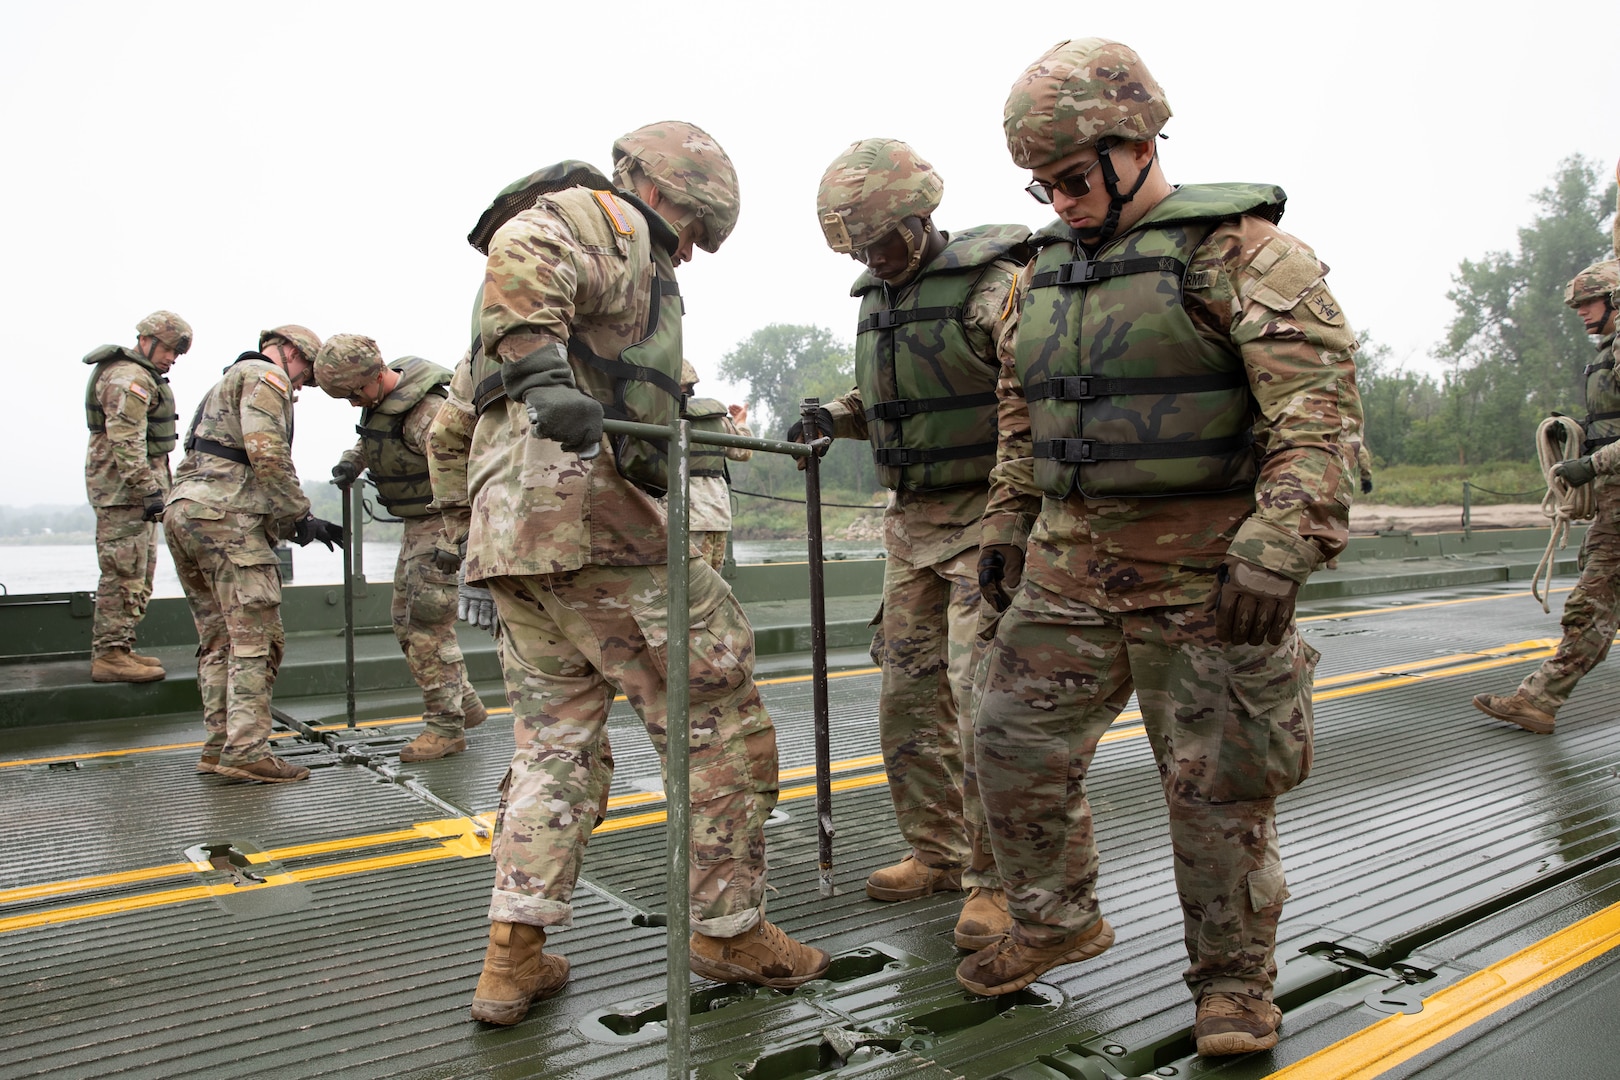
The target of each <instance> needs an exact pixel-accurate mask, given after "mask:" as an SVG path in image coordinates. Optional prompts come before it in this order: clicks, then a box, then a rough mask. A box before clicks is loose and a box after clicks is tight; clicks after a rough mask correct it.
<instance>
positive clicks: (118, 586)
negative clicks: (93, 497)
mask: <svg viewBox="0 0 1620 1080" xmlns="http://www.w3.org/2000/svg"><path fill="white" fill-rule="evenodd" d="M95 510H96V561H97V562H98V563H100V565H101V580H100V581H99V582H97V584H96V613H95V617H94V619H92V620H91V624H90V650H91V652H93V653H95V654H97V655H100V654H101V653H104V652H107V651H108V650H109V649H127V648H130V647H131V646H133V645H134V644H135V628H136V627H137V626H139V625H140V623H141V618H142V617H143V616H144V615H145V614H146V604H147V601H149V600H151V599H152V573H153V571H154V570H155V569H156V561H157V560H156V556H157V529H158V527H157V525H156V523H154V522H150V521H142V520H141V508H140V507H139V506H98V507H96V508H95Z"/></svg>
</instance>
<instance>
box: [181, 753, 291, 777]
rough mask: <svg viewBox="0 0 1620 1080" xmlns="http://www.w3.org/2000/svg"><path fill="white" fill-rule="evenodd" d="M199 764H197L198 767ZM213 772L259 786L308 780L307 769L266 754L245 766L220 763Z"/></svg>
mask: <svg viewBox="0 0 1620 1080" xmlns="http://www.w3.org/2000/svg"><path fill="white" fill-rule="evenodd" d="M201 764H202V763H201V762H198V765H199V767H200V766H201ZM214 771H215V772H216V773H218V774H219V775H221V776H229V777H231V778H232V779H235V780H257V781H258V782H259V783H261V784H290V783H292V782H293V781H294V780H307V779H309V770H308V769H306V768H304V767H303V766H302V765H294V764H292V763H290V762H286V761H282V760H281V759H280V758H278V757H276V755H274V754H266V755H265V756H264V757H262V758H260V759H259V760H257V761H250V762H248V763H247V764H246V765H226V764H225V763H224V762H223V761H222V762H220V763H219V764H217V765H215V766H214Z"/></svg>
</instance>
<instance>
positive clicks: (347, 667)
mask: <svg viewBox="0 0 1620 1080" xmlns="http://www.w3.org/2000/svg"><path fill="white" fill-rule="evenodd" d="M338 490H339V491H341V492H342V494H343V714H344V715H345V716H347V717H348V718H349V726H350V727H354V556H353V554H352V553H353V551H354V549H355V548H356V547H358V546H359V545H358V544H357V543H356V542H355V536H354V521H355V513H354V498H353V489H352V488H351V487H350V486H349V485H348V484H344V485H343V486H342V487H341V488H339V489H338Z"/></svg>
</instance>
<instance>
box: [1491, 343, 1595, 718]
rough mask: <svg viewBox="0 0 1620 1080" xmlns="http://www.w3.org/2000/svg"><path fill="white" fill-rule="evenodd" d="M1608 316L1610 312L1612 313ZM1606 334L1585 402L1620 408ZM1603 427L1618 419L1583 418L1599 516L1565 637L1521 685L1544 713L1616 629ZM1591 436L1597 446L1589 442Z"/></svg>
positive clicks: (1554, 707)
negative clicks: (1587, 420)
mask: <svg viewBox="0 0 1620 1080" xmlns="http://www.w3.org/2000/svg"><path fill="white" fill-rule="evenodd" d="M1610 318H1611V319H1612V318H1613V316H1612V315H1611V316H1610ZM1610 327H1611V329H1610V332H1609V333H1607V334H1605V335H1603V336H1602V337H1601V338H1600V339H1599V341H1598V355H1597V359H1596V360H1595V361H1594V362H1593V363H1591V364H1590V365H1588V366H1587V369H1586V370H1587V373H1588V374H1587V385H1586V400H1587V409H1588V411H1589V412H1590V413H1593V414H1600V413H1604V412H1613V411H1615V410H1620V379H1617V378H1616V377H1615V371H1614V361H1615V348H1614V341H1615V335H1614V333H1613V323H1612V322H1611V324H1610ZM1600 425H1615V426H1620V425H1616V423H1615V421H1614V420H1607V421H1598V422H1597V423H1596V424H1594V423H1592V422H1588V424H1587V436H1588V440H1589V442H1588V444H1587V447H1586V450H1587V452H1588V453H1591V454H1593V464H1594V465H1595V466H1596V467H1597V473H1598V475H1597V478H1596V479H1595V480H1594V481H1593V484H1592V501H1593V504H1594V505H1595V507H1596V511H1597V512H1596V515H1595V517H1594V518H1593V521H1592V524H1591V525H1590V526H1589V527H1588V528H1587V530H1586V538H1585V539H1584V540H1583V541H1581V555H1580V560H1579V565H1580V567H1581V577H1580V580H1579V581H1577V582H1576V583H1575V588H1573V589H1572V590H1570V594H1569V597H1568V598H1567V599H1566V600H1565V601H1564V614H1563V618H1562V619H1561V620H1560V622H1561V625H1562V626H1563V630H1564V635H1563V638H1562V639H1561V640H1560V641H1559V642H1558V649H1557V651H1556V652H1555V653H1554V654H1553V655H1552V656H1550V657H1548V658H1547V659H1546V660H1544V661H1542V663H1541V666H1540V667H1538V668H1537V669H1536V670H1535V671H1532V672H1531V673H1530V674H1529V675H1527V676H1525V678H1524V681H1523V682H1521V683H1520V684H1519V688H1518V691H1517V696H1518V697H1520V698H1522V699H1524V700H1526V701H1528V702H1529V703H1530V704H1531V705H1532V706H1533V707H1535V708H1537V709H1539V710H1541V711H1542V712H1543V713H1546V714H1547V715H1548V718H1549V721H1550V719H1551V718H1552V717H1554V716H1556V715H1557V713H1558V710H1559V709H1560V708H1562V707H1563V705H1564V702H1566V701H1568V700H1569V696H1570V694H1572V693H1574V692H1575V685H1576V684H1577V683H1578V682H1580V680H1581V677H1582V676H1583V675H1585V674H1586V673H1587V672H1589V671H1591V670H1592V669H1593V668H1595V667H1597V666H1598V665H1599V664H1601V663H1603V661H1604V660H1605V659H1606V658H1607V657H1608V655H1609V647H1610V646H1611V645H1612V644H1613V643H1614V635H1615V631H1616V630H1620V476H1617V475H1615V472H1614V469H1613V465H1612V463H1613V462H1616V461H1617V460H1620V457H1617V455H1620V450H1616V449H1615V448H1616V447H1620V441H1614V437H1613V436H1612V435H1608V434H1604V433H1603V432H1606V431H1608V430H1610V428H1608V427H1601V426H1600ZM1594 439H1595V440H1596V444H1595V445H1594V443H1593V442H1592V441H1590V440H1594Z"/></svg>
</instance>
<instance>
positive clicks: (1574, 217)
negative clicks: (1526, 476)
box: [1430, 155, 1615, 464]
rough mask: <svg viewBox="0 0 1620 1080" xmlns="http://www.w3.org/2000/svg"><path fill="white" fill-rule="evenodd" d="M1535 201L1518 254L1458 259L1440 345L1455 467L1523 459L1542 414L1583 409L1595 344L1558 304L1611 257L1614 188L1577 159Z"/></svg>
mask: <svg viewBox="0 0 1620 1080" xmlns="http://www.w3.org/2000/svg"><path fill="white" fill-rule="evenodd" d="M1535 202H1536V205H1537V207H1538V211H1537V213H1536V216H1535V218H1534V220H1532V221H1531V223H1530V224H1529V225H1527V226H1525V227H1524V228H1521V229H1520V230H1519V242H1518V250H1517V251H1513V252H1500V251H1499V252H1491V253H1489V254H1487V255H1486V256H1485V257H1484V258H1483V259H1481V260H1479V261H1477V262H1475V261H1473V260H1471V259H1464V260H1463V262H1462V263H1461V264H1460V266H1459V267H1458V270H1457V273H1456V274H1455V275H1454V276H1453V278H1452V283H1453V286H1454V287H1453V288H1452V289H1451V291H1450V292H1448V293H1447V294H1446V296H1447V298H1448V299H1450V300H1451V302H1452V304H1453V305H1455V307H1456V309H1457V314H1456V316H1455V317H1454V318H1453V319H1452V321H1451V325H1450V326H1449V327H1448V329H1447V334H1446V341H1445V344H1444V345H1443V346H1442V347H1441V349H1440V356H1441V357H1442V358H1443V359H1444V360H1445V361H1447V362H1448V363H1449V364H1450V367H1451V370H1450V371H1449V372H1447V374H1446V377H1445V395H1446V409H1445V421H1444V422H1445V424H1447V425H1449V427H1450V430H1451V432H1452V437H1453V440H1454V442H1455V452H1456V457H1455V459H1454V460H1456V461H1458V462H1459V463H1465V464H1466V463H1469V462H1476V463H1477V462H1486V461H1497V460H1523V459H1526V458H1528V457H1529V456H1530V455H1531V454H1532V453H1533V448H1534V436H1535V429H1536V426H1537V424H1539V423H1540V421H1541V419H1542V417H1544V416H1546V415H1547V414H1548V413H1549V412H1552V411H1555V410H1556V411H1559V412H1564V413H1571V414H1574V415H1580V414H1581V412H1582V387H1581V371H1582V369H1583V368H1584V367H1585V365H1586V363H1587V362H1588V361H1589V360H1590V358H1591V355H1592V346H1591V343H1590V341H1588V339H1587V337H1586V333H1585V331H1584V330H1583V328H1582V327H1581V324H1580V320H1578V319H1577V318H1575V316H1574V315H1572V314H1571V313H1570V312H1569V311H1568V310H1567V309H1566V308H1565V307H1564V305H1563V297H1564V286H1565V285H1566V284H1568V282H1569V280H1570V279H1571V278H1572V277H1574V276H1575V275H1576V274H1577V273H1579V272H1580V271H1581V270H1582V269H1583V268H1585V267H1586V266H1588V265H1590V264H1591V263H1593V262H1596V261H1598V260H1599V259H1602V258H1603V257H1604V256H1605V255H1606V254H1607V253H1608V250H1609V246H1610V237H1609V234H1608V230H1607V229H1606V228H1605V227H1604V226H1605V223H1606V221H1607V219H1608V218H1609V216H1610V215H1611V214H1613V213H1614V209H1615V185H1614V184H1613V183H1605V182H1602V181H1600V180H1599V177H1598V170H1597V167H1596V165H1594V164H1593V163H1592V162H1591V161H1588V160H1587V159H1586V158H1584V157H1581V156H1579V155H1576V156H1574V157H1569V158H1565V159H1564V160H1563V161H1562V162H1560V163H1559V165H1558V170H1557V172H1555V173H1554V175H1553V178H1552V183H1551V184H1550V185H1549V186H1548V187H1546V188H1544V189H1542V190H1541V191H1540V192H1538V193H1537V194H1536V196H1535ZM1433 441H1434V440H1432V439H1431V440H1430V442H1431V443H1432V442H1433Z"/></svg>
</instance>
